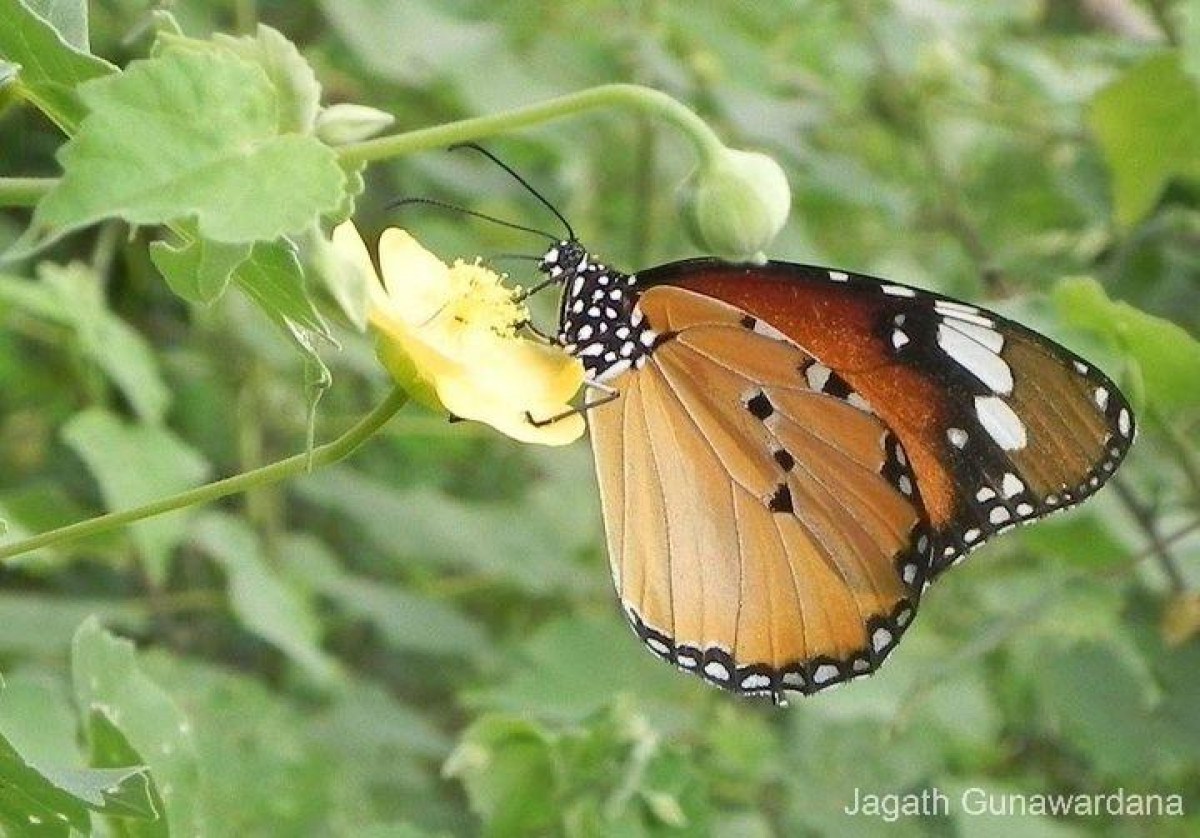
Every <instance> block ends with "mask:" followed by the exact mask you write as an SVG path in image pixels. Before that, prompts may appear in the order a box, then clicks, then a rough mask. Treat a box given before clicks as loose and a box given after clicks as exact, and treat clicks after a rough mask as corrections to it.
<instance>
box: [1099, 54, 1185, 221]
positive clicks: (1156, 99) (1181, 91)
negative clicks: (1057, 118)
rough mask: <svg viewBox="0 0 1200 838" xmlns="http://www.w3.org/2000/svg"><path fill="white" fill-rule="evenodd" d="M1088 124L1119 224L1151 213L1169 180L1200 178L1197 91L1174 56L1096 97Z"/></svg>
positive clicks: (1150, 63) (1133, 72)
mask: <svg viewBox="0 0 1200 838" xmlns="http://www.w3.org/2000/svg"><path fill="white" fill-rule="evenodd" d="M1088 124H1089V126H1090V127H1091V129H1092V133H1094V134H1095V135H1096V140H1097V142H1098V143H1099V144H1100V149H1101V151H1102V152H1103V153H1104V159H1105V161H1106V162H1107V163H1108V168H1109V170H1110V171H1111V172H1112V177H1113V204H1114V210H1115V215H1116V218H1117V221H1118V222H1120V223H1121V224H1124V225H1130V224H1133V223H1135V222H1137V221H1138V220H1140V219H1141V218H1143V217H1144V216H1145V215H1146V214H1147V213H1148V212H1150V210H1151V209H1153V208H1154V205H1155V204H1156V203H1157V202H1158V199H1159V196H1160V195H1161V194H1162V192H1163V189H1165V188H1166V186H1167V184H1168V183H1169V182H1170V181H1171V179H1172V178H1175V177H1179V176H1187V177H1193V178H1194V177H1200V86H1198V85H1197V81H1196V79H1194V78H1192V77H1191V76H1189V75H1188V74H1187V72H1186V71H1185V70H1184V68H1183V66H1182V63H1181V60H1180V55H1179V53H1178V52H1176V51H1170V52H1164V53H1162V54H1161V55H1157V56H1155V57H1153V58H1150V59H1148V60H1147V61H1144V62H1143V63H1141V64H1139V65H1137V66H1136V67H1134V68H1132V69H1130V70H1129V71H1127V72H1126V73H1125V74H1124V75H1123V76H1121V78H1119V79H1117V80H1116V81H1115V82H1113V83H1112V84H1110V85H1109V86H1108V87H1106V88H1104V89H1103V90H1101V91H1100V92H1099V93H1097V94H1096V96H1095V98H1094V99H1093V100H1092V104H1091V109H1090V111H1089V113H1088Z"/></svg>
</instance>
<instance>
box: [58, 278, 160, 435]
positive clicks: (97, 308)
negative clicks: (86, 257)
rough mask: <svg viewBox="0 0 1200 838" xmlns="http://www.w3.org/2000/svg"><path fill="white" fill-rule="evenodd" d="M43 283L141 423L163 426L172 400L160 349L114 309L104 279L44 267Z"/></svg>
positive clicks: (87, 351) (82, 342)
mask: <svg viewBox="0 0 1200 838" xmlns="http://www.w3.org/2000/svg"><path fill="white" fill-rule="evenodd" d="M39 275H40V276H41V278H42V280H43V281H44V282H45V283H46V284H47V285H49V286H50V287H51V288H53V289H54V290H55V292H56V293H57V294H58V297H59V299H60V300H62V302H63V304H64V306H66V307H67V310H68V312H69V313H70V316H71V320H72V323H73V325H74V327H75V331H76V334H78V336H79V340H80V342H81V344H82V345H83V349H84V351H85V352H86V353H87V355H88V357H90V358H91V359H92V361H94V362H95V364H96V366H98V367H100V369H102V370H103V371H104V373H105V374H106V375H107V376H108V378H109V379H110V380H111V381H112V382H113V383H114V384H115V385H116V386H117V387H118V389H120V390H121V393H122V394H123V395H124V396H125V398H126V399H127V400H128V401H129V404H130V406H131V407H132V408H133V409H134V412H135V413H137V414H138V417H139V418H140V419H141V420H142V421H144V422H147V423H150V424H157V423H159V422H161V421H162V420H163V416H164V415H165V414H166V412H167V406H168V402H169V400H170V394H169V393H168V391H167V385H166V384H165V383H164V382H163V380H162V375H161V373H160V372H159V368H158V357H157V355H156V354H155V351H154V348H153V347H152V346H151V345H150V344H149V342H148V341H146V339H145V338H143V337H142V336H141V334H139V333H138V332H137V331H135V330H134V329H133V328H132V327H130V326H129V325H128V324H127V323H126V322H125V321H124V320H122V319H121V318H119V317H117V316H116V315H115V314H113V313H112V311H111V310H110V309H109V307H108V304H107V303H106V302H105V300H104V297H103V292H102V286H101V282H100V277H98V276H97V275H96V274H95V272H94V271H93V270H92V269H91V268H87V267H84V266H83V265H81V264H78V263H75V264H71V265H68V266H66V267H59V266H57V265H49V264H46V265H43V266H42V268H41V270H40V271H39Z"/></svg>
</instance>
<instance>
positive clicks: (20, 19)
mask: <svg viewBox="0 0 1200 838" xmlns="http://www.w3.org/2000/svg"><path fill="white" fill-rule="evenodd" d="M37 5H38V7H41V8H45V7H47V6H54V7H61V6H63V4H59V3H50V4H46V3H39V4H37ZM73 5H74V4H68V5H67V7H65V8H63V9H62V11H61V14H59V13H54V14H48V15H47V18H48V19H44V18H43V17H40V16H39V15H38V14H37V13H35V11H33V10H32V9H31V8H30V7H29V6H28V5H26V4H25V3H23V2H21V1H20V0H0V20H2V21H4V25H3V26H0V58H3V59H5V60H7V61H10V62H12V63H13V64H19V65H21V74H20V79H19V89H20V92H21V95H22V96H24V97H25V98H26V99H28V100H29V101H30V102H32V103H33V104H34V105H35V106H36V107H37V108H38V109H39V110H40V111H42V113H44V114H46V116H48V117H49V118H50V119H51V120H53V121H54V122H55V124H57V125H58V127H59V128H61V129H62V130H63V131H65V132H66V133H68V134H72V133H74V132H75V130H76V129H77V128H78V126H79V124H80V121H81V120H82V119H83V117H84V113H85V109H84V106H83V103H82V102H81V101H80V99H79V96H78V93H77V91H76V87H77V86H78V85H79V84H81V83H82V82H86V81H88V80H90V79H98V78H101V77H103V76H107V75H109V74H110V73H115V72H116V70H117V68H116V67H114V66H113V65H111V64H109V63H108V62H107V61H102V60H100V59H99V58H96V57H95V56H93V55H90V54H88V52H87V48H86V45H85V44H86V37H87V36H86V30H85V31H84V32H83V38H82V40H83V42H84V43H83V44H80V43H77V42H76V39H78V38H79V35H80V33H79V31H78V27H77V24H75V23H73V22H72V21H71V18H72V16H73V13H72V11H71V8H72V7H73ZM79 5H80V6H82V5H84V4H83V3H80V4H79ZM74 14H75V15H76V16H77V13H74ZM50 21H53V22H54V23H57V24H59V25H61V26H62V27H63V30H61V31H60V30H56V29H55V27H54V25H52V23H51V22H50ZM84 25H85V27H86V23H85V24H84ZM73 44H74V45H73Z"/></svg>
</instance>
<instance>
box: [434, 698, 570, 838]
mask: <svg viewBox="0 0 1200 838" xmlns="http://www.w3.org/2000/svg"><path fill="white" fill-rule="evenodd" d="M556 768H557V767H556V760H555V753H554V749H553V744H552V742H551V740H550V739H549V738H548V737H547V735H546V734H545V733H544V732H543V731H542V730H541V729H540V728H539V727H537V726H536V725H534V724H533V723H531V722H528V721H524V720H521V719H515V718H508V717H501V716H487V717H484V718H482V719H480V720H479V721H476V722H475V723H474V724H473V725H471V727H470V728H469V729H468V730H467V732H466V734H465V735H464V736H463V739H462V742H461V743H460V744H459V746H458V748H456V749H455V751H454V753H453V754H451V755H450V758H449V759H448V760H446V765H445V767H444V768H443V774H445V775H446V776H447V777H456V778H458V779H459V780H461V781H462V784H463V786H464V787H465V788H466V791H467V799H468V800H469V801H470V804H471V809H472V810H473V811H474V812H475V813H476V814H477V815H478V816H479V817H480V818H482V819H483V821H484V823H485V825H486V827H487V829H486V832H485V834H487V835H497V836H503V835H530V834H535V833H540V832H543V831H547V832H548V831H551V830H550V829H549V827H550V826H551V825H552V824H553V823H554V822H555V818H556V817H557V814H558V812H557V810H558V806H557V805H556V803H557V801H556V796H557V794H558V791H559V788H558V785H559V784H558V777H557V774H558V772H557V770H556Z"/></svg>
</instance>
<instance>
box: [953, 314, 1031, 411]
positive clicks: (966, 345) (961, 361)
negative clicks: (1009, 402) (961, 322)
mask: <svg viewBox="0 0 1200 838" xmlns="http://www.w3.org/2000/svg"><path fill="white" fill-rule="evenodd" d="M997 337H999V336H998V335H997ZM937 342H938V346H940V347H941V348H942V351H943V352H945V353H946V354H947V355H949V356H950V357H951V358H952V359H953V360H954V361H955V362H957V363H958V365H959V366H961V367H962V368H963V369H965V370H966V371H967V372H969V373H971V374H972V375H973V376H975V377H976V378H978V379H979V380H980V381H981V382H983V383H984V384H985V385H986V386H988V387H989V388H991V390H992V391H993V392H995V393H1001V394H1003V395H1008V394H1009V393H1011V392H1012V388H1013V377H1012V370H1010V369H1009V368H1008V364H1007V363H1005V361H1004V359H1003V358H1001V357H1000V356H999V355H997V354H996V353H995V352H994V351H992V350H991V349H989V348H988V347H986V346H983V345H982V344H980V343H978V342H977V341H975V340H973V339H972V338H970V337H967V336H966V335H964V334H963V333H962V332H960V331H958V330H957V329H954V328H952V327H950V326H948V325H947V324H946V323H945V322H942V323H940V324H938V332H937Z"/></svg>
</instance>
